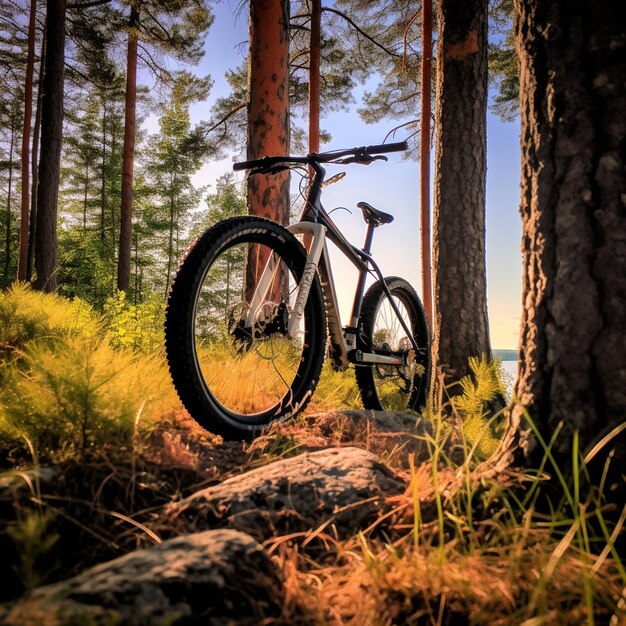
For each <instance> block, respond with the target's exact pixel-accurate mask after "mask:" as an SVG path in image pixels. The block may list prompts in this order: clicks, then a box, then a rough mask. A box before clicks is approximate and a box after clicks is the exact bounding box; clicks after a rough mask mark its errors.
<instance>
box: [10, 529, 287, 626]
mask: <svg viewBox="0 0 626 626" xmlns="http://www.w3.org/2000/svg"><path fill="white" fill-rule="evenodd" d="M283 601H284V596H283V580H282V575H281V573H280V572H279V570H278V568H277V567H276V565H275V564H274V562H273V561H272V560H271V558H270V557H269V555H268V554H267V552H265V550H263V548H262V547H261V546H260V545H259V544H258V543H257V542H256V541H254V539H252V538H251V537H249V536H248V535H245V534H244V533H240V532H237V531H233V530H213V531H207V532H202V533H196V534H193V535H187V536H182V537H177V538H175V539H171V540H169V541H165V542H163V543H162V544H159V545H157V546H154V547H152V548H148V549H145V550H138V551H136V552H132V553H130V554H127V555H126V556H123V557H120V558H118V559H115V560H113V561H109V562H107V563H102V564H101V565H98V566H96V567H93V568H91V569H89V570H87V571H85V572H83V573H82V574H81V575H80V576H77V577H75V578H72V579H70V580H67V581H64V582H61V583H56V584H54V585H48V586H46V587H40V588H39V589H36V590H35V591H34V592H33V593H32V595H31V596H30V597H29V598H26V599H24V600H21V601H18V602H16V603H14V604H13V605H10V606H8V607H7V606H5V607H4V608H3V607H0V624H3V625H5V626H65V625H68V624H89V625H91V626H110V625H112V624H115V625H116V626H164V625H166V624H176V625H177V626H192V625H193V626H225V625H227V624H235V623H236V624H238V625H243V624H260V623H261V622H262V621H263V620H264V619H265V618H268V617H277V616H278V615H280V613H281V607H282V605H283Z"/></svg>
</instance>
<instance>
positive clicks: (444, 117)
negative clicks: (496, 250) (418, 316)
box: [433, 0, 491, 380]
mask: <svg viewBox="0 0 626 626" xmlns="http://www.w3.org/2000/svg"><path fill="white" fill-rule="evenodd" d="M438 25H439V53H438V64H439V65H438V74H437V116H436V117H437V149H436V156H435V209H434V238H433V239H434V246H433V248H434V307H435V311H434V313H435V337H434V348H433V353H434V360H435V362H436V363H437V364H438V366H439V367H440V368H442V370H443V371H444V372H445V373H446V374H447V375H448V376H449V377H450V378H453V379H457V378H460V377H461V376H464V375H466V374H467V373H468V371H469V369H468V358H469V357H471V356H477V355H482V354H486V355H490V354H491V346H490V341H489V324H488V318H487V279H486V270H485V178H486V117H487V0H468V1H466V2H462V3H459V2H458V1H457V0H440V2H439V6H438ZM435 380H437V377H435Z"/></svg>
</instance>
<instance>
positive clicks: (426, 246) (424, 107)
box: [420, 0, 433, 330]
mask: <svg viewBox="0 0 626 626" xmlns="http://www.w3.org/2000/svg"><path fill="white" fill-rule="evenodd" d="M432 56H433V5H432V0H422V63H421V78H420V82H421V87H422V93H421V123H420V242H421V243H420V245H421V252H422V299H423V302H424V310H425V311H426V317H427V318H428V324H429V326H430V328H431V330H432V328H433V279H432V248H431V242H430V110H431V82H432V62H433V59H432Z"/></svg>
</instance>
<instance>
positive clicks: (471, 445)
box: [426, 357, 506, 461]
mask: <svg viewBox="0 0 626 626" xmlns="http://www.w3.org/2000/svg"><path fill="white" fill-rule="evenodd" d="M469 367H470V371H471V373H470V374H469V375H468V376H464V377H463V378H462V379H461V380H460V381H458V382H455V383H453V384H452V385H450V386H449V387H448V388H447V389H446V390H445V391H444V393H445V394H446V396H447V397H446V398H445V399H443V400H442V403H441V405H434V406H430V407H429V408H428V409H427V411H426V417H428V419H430V421H431V422H433V424H434V425H435V430H436V432H437V434H438V437H437V439H436V441H435V445H436V446H439V447H442V448H443V447H445V445H446V444H447V442H449V441H450V440H451V439H456V440H459V441H460V442H461V443H462V444H463V448H464V454H466V455H468V458H469V459H470V460H478V461H482V460H485V459H487V458H489V456H491V455H492V454H493V453H494V452H495V450H496V448H497V447H498V443H499V441H500V437H501V435H502V431H501V422H502V420H499V419H498V418H499V417H500V412H497V413H496V414H495V415H494V407H499V406H500V405H501V404H502V403H503V402H504V398H505V395H506V380H505V376H506V374H505V373H504V372H503V371H502V369H501V367H500V365H499V362H498V361H492V360H488V359H487V358H485V357H480V358H477V357H472V358H470V359H469ZM451 417H452V418H453V419H452V420H451V419H450V418H451Z"/></svg>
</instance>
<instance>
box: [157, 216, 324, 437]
mask: <svg viewBox="0 0 626 626" xmlns="http://www.w3.org/2000/svg"><path fill="white" fill-rule="evenodd" d="M305 261H306V254H305V251H304V248H303V247H302V245H301V244H300V242H299V241H298V240H297V239H296V238H295V237H294V236H293V235H292V234H291V233H289V232H288V231H287V230H286V229H284V228H283V227H282V226H280V225H278V224H276V223H275V222H272V221H270V220H266V219H263V218H258V217H253V216H248V217H238V218H232V219H229V220H225V221H223V222H220V223H219V224H216V225H215V226H213V227H212V228H210V229H209V230H207V231H206V232H205V233H204V234H203V235H202V236H201V237H200V238H199V239H198V240H197V241H196V242H195V243H194V244H193V245H192V246H191V248H190V249H189V250H188V252H187V254H186V257H185V259H184V261H183V263H182V264H181V266H180V268H179V270H178V273H177V275H176V278H175V280H174V282H173V285H172V289H171V291H170V295H169V300H168V306H167V311H166V321H165V345H166V351H167V359H168V364H169V368H170V373H171V376H172V380H173V382H174V386H175V387H176V391H177V392H178V395H179V397H180V399H181V400H182V402H183V404H184V405H185V408H186V409H187V410H188V411H189V413H190V414H191V416H192V417H193V418H194V419H195V420H196V421H198V422H199V423H200V424H201V425H202V426H204V427H205V428H207V429H208V430H210V431H212V432H215V433H219V434H221V435H223V436H224V437H226V438H229V439H233V438H245V437H249V436H254V435H256V434H258V433H260V432H261V431H262V430H263V429H264V428H266V427H267V426H268V425H269V424H270V423H271V422H272V421H274V420H283V419H285V418H287V417H290V416H292V415H294V414H295V413H297V412H299V411H300V410H302V409H303V408H304V407H305V406H306V404H307V402H308V401H309V398H310V396H311V394H312V393H313V390H314V389H315V386H316V384H317V380H318V377H319V374H320V370H321V368H322V362H323V359H324V345H325V342H326V322H325V313H324V306H323V298H322V291H321V286H320V283H319V279H318V277H317V276H315V277H314V279H313V283H312V285H311V291H310V295H309V297H308V300H307V302H306V304H305V308H304V314H303V316H302V319H301V321H300V324H299V326H297V327H296V329H295V330H294V331H293V332H291V333H289V332H288V327H289V321H290V319H291V316H292V315H293V305H294V300H295V297H296V294H297V286H298V283H299V281H300V278H301V277H302V273H303V271H304V265H305Z"/></svg>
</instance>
